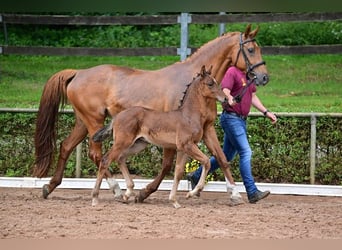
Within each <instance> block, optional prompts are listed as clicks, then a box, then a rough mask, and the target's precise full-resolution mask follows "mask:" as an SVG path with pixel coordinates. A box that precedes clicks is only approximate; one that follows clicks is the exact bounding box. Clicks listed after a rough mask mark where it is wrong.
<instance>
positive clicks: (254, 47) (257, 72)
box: [234, 24, 269, 85]
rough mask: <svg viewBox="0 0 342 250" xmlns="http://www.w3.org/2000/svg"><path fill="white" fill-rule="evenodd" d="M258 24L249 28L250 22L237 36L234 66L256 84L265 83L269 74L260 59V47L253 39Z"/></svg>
mask: <svg viewBox="0 0 342 250" xmlns="http://www.w3.org/2000/svg"><path fill="white" fill-rule="evenodd" d="M258 31H259V26H258V27H257V28H256V29H255V30H253V31H252V30H251V24H249V25H247V27H246V30H245V32H242V33H241V34H240V37H239V49H238V51H237V53H236V59H235V63H234V64H235V66H236V67H238V68H239V69H241V70H244V71H246V74H247V79H249V80H252V81H254V83H255V84H256V85H266V84H267V83H268V81H269V75H268V72H267V68H266V66H265V64H266V63H265V61H263V60H262V56H261V49H260V47H259V46H258V44H257V43H256V41H255V37H256V35H257V34H258Z"/></svg>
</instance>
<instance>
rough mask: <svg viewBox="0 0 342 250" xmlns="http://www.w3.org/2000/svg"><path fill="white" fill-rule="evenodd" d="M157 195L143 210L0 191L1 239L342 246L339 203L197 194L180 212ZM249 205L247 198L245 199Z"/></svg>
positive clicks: (107, 196) (84, 196)
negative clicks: (240, 200) (236, 200)
mask: <svg viewBox="0 0 342 250" xmlns="http://www.w3.org/2000/svg"><path fill="white" fill-rule="evenodd" d="M168 195H169V192H168V191H157V192H156V193H154V194H152V195H151V196H150V197H149V198H148V199H146V200H145V202H144V203H142V204H136V203H134V202H133V201H132V202H129V203H128V204H124V203H120V202H117V201H115V200H114V199H113V195H112V194H111V193H110V192H109V191H108V190H100V196H99V197H100V204H99V205H98V206H96V207H92V206H91V190H88V189H82V190H72V189H56V190H55V191H54V192H53V193H52V194H50V196H49V197H48V199H46V200H44V199H43V198H42V197H41V189H29V188H0V203H1V205H0V239H62V238H63V239H342V197H320V196H293V195H272V194H271V195H270V196H269V197H268V198H267V199H265V200H262V201H260V202H259V203H257V204H249V203H246V204H243V205H240V206H236V207H231V206H229V205H228V204H229V202H228V198H227V194H226V193H216V192H215V193H214V192H202V194H201V197H200V198H193V199H186V198H185V195H186V193H185V192H178V197H179V202H180V204H181V205H182V207H181V208H180V209H175V208H173V206H172V205H171V204H170V203H169V201H168ZM242 195H243V197H244V199H245V200H247V199H246V196H245V194H242Z"/></svg>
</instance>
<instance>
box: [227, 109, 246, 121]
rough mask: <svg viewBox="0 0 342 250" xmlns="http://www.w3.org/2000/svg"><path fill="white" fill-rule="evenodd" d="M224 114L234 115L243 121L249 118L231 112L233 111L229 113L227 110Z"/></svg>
mask: <svg viewBox="0 0 342 250" xmlns="http://www.w3.org/2000/svg"><path fill="white" fill-rule="evenodd" d="M223 112H225V113H227V114H229V115H233V116H236V117H239V118H241V119H242V120H247V116H244V115H239V114H237V113H235V112H231V111H227V110H223Z"/></svg>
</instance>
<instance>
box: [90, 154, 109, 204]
mask: <svg viewBox="0 0 342 250" xmlns="http://www.w3.org/2000/svg"><path fill="white" fill-rule="evenodd" d="M111 162H112V161H111V160H109V159H108V154H106V155H105V156H104V157H103V158H102V160H101V162H100V166H99V171H98V173H97V178H96V182H95V186H94V188H93V191H92V193H91V196H92V206H96V205H97V204H98V203H99V198H98V197H99V192H100V188H101V184H102V179H103V177H104V176H105V175H106V172H107V171H108V166H109V165H110V163H111Z"/></svg>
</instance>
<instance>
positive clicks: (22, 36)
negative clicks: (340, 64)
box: [0, 21, 342, 48]
mask: <svg viewBox="0 0 342 250" xmlns="http://www.w3.org/2000/svg"><path fill="white" fill-rule="evenodd" d="M246 25H247V23H229V24H227V25H226V31H227V32H230V31H244V30H245V28H246ZM257 25H259V26H260V32H259V33H258V36H257V39H258V41H261V43H260V45H262V46H279V45H284V46H291V45H308V44H309V45H320V44H341V43H342V32H341V30H342V22H341V21H326V22H287V23H286V22H284V23H260V24H259V23H258V24H254V25H253V28H254V27H256V26H257ZM7 33H8V44H9V45H16V46H20V45H21V46H53V47H101V48H111V47H113V48H136V47H177V46H179V44H180V25H178V24H176V25H144V26H132V25H120V26H117V25H112V26H56V25H28V24H27V25H16V24H7ZM217 36H218V24H190V25H189V45H190V46H191V47H199V46H202V45H203V44H204V43H206V42H208V41H209V40H212V39H213V38H215V37H217ZM4 40H5V37H4V33H3V32H0V41H4Z"/></svg>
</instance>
